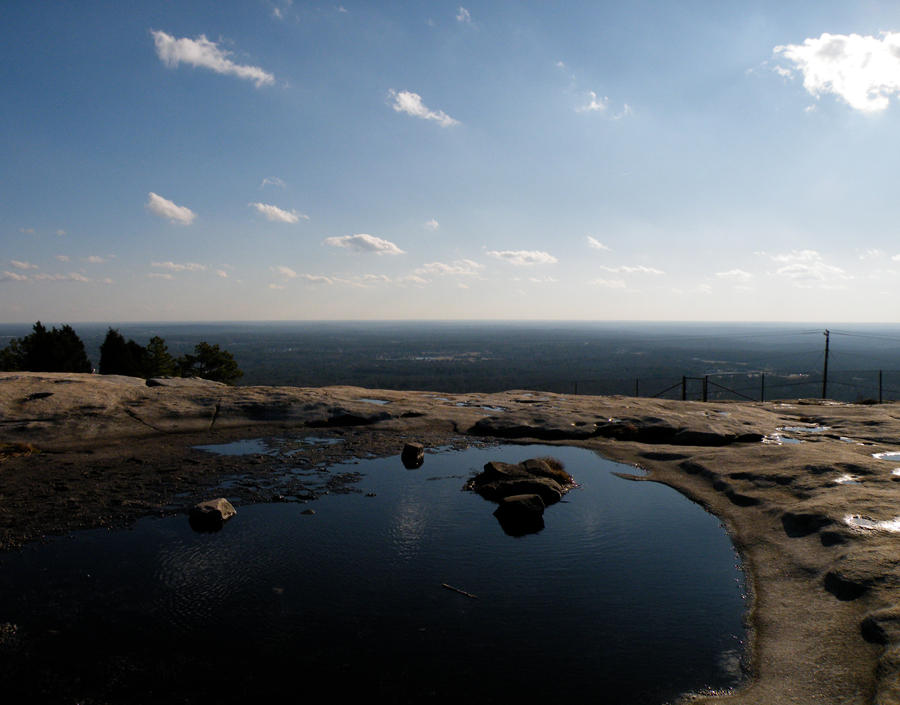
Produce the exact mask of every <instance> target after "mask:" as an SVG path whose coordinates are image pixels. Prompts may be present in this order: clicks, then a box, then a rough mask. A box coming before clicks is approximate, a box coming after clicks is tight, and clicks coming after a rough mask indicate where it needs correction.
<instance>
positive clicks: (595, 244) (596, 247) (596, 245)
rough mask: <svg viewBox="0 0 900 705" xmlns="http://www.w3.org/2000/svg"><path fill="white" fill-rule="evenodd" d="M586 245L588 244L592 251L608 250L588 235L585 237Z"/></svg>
mask: <svg viewBox="0 0 900 705" xmlns="http://www.w3.org/2000/svg"><path fill="white" fill-rule="evenodd" d="M587 244H588V247H590V248H591V249H593V250H609V248H608V247H607V246H606V245H604V244H603V243H602V242H600V241H599V240H597V239H595V238H593V237H591V236H590V235H588V236H587Z"/></svg>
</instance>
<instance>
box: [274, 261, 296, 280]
mask: <svg viewBox="0 0 900 705" xmlns="http://www.w3.org/2000/svg"><path fill="white" fill-rule="evenodd" d="M269 269H271V270H272V271H273V272H275V274H277V275H279V276H282V277H284V278H285V279H295V278H296V277H297V272H295V271H294V270H293V269H291V268H290V267H285V266H284V265H281V264H278V265H275V266H274V267H269Z"/></svg>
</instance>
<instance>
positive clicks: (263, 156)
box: [0, 0, 900, 323]
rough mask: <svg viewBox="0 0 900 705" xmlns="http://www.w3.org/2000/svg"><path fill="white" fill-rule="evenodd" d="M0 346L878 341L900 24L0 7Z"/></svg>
mask: <svg viewBox="0 0 900 705" xmlns="http://www.w3.org/2000/svg"><path fill="white" fill-rule="evenodd" d="M0 59H2V61H0V101H2V104H3V106H4V109H3V110H2V111H0V243H2V248H0V322H6V323H20V322H21V323H28V322H33V321H36V320H42V321H44V322H87V321H96V322H127V321H240V320H341V319H350V320H369V319H463V320H476V319H511V320H528V319H536V320H547V319H551V320H653V321H664V320H675V321H686V320H691V321H828V320H831V321H846V322H863V321H866V322H896V321H897V320H898V306H897V304H896V302H897V301H898V300H900V237H898V235H900V217H898V216H900V197H898V191H897V180H896V173H897V164H898V163H900V3H896V2H893V1H891V2H866V1H862V2H853V3H847V2H844V1H840V2H837V1H830V0H810V1H806V2H793V1H791V0H779V1H777V2H768V1H761V2H753V3H730V2H721V1H719V0H707V1H702V2H701V1H697V2H692V1H674V0H673V1H666V2H662V1H659V2H648V1H641V0H636V1H635V2H600V1H598V0H594V1H590V2H581V1H579V0H571V1H568V2H551V1H549V0H547V1H538V0H494V1H492V2H474V1H472V0H465V4H463V5H460V4H459V3H458V2H441V1H439V0H431V1H428V2H353V1H352V0H344V1H343V2H341V3H338V4H335V3H329V2H325V3H319V2H302V1H301V0H242V1H240V2H237V1H231V0H215V1H208V2H201V1H191V0H184V1H181V0H179V1H177V2H176V1H175V0H143V1H141V2H129V0H115V1H114V2H100V1H94V2H78V3H72V2H63V1H59V2H45V1H42V0H6V1H5V2H3V3H2V4H0Z"/></svg>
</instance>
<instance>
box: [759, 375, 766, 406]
mask: <svg viewBox="0 0 900 705" xmlns="http://www.w3.org/2000/svg"><path fill="white" fill-rule="evenodd" d="M759 377H760V386H759V400H760V401H765V400H766V373H765V372H762V373H761V374H760V375H759Z"/></svg>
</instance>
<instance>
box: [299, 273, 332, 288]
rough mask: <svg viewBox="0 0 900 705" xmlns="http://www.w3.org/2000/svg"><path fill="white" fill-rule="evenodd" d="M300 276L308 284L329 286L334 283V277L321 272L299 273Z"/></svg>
mask: <svg viewBox="0 0 900 705" xmlns="http://www.w3.org/2000/svg"><path fill="white" fill-rule="evenodd" d="M300 278H301V279H305V280H306V281H308V282H309V283H310V284H327V285H329V286H330V285H332V284H334V279H332V278H331V277H326V276H322V275H321V274H301V275H300Z"/></svg>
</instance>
